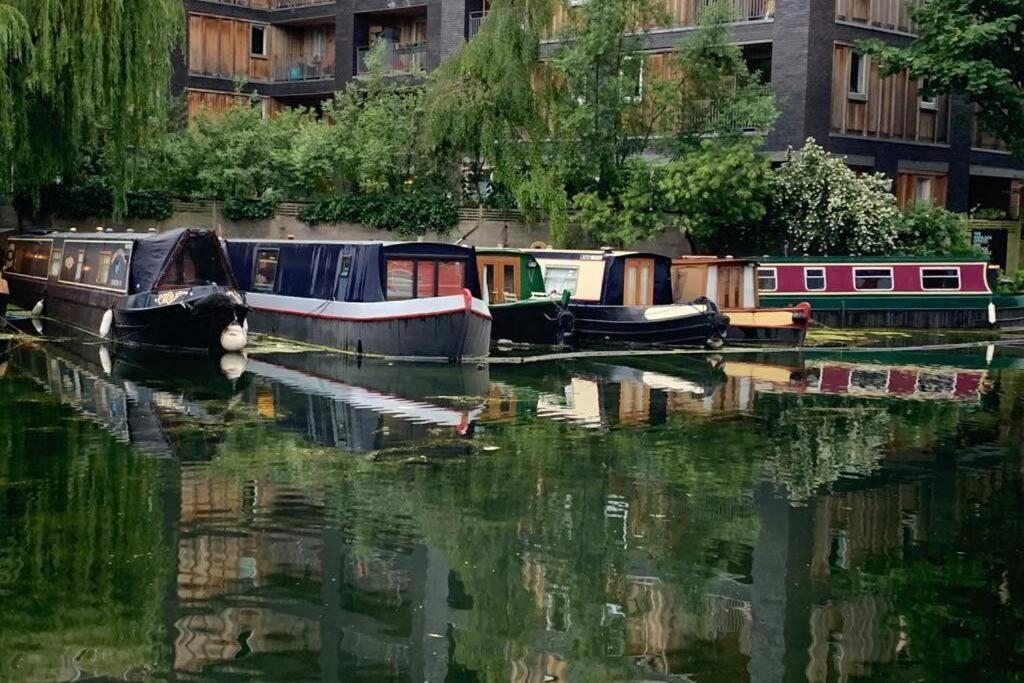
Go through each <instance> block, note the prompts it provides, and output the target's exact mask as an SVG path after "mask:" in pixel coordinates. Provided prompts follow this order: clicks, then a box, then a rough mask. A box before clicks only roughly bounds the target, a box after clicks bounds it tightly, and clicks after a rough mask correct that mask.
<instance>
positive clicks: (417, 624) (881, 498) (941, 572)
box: [0, 350, 1024, 682]
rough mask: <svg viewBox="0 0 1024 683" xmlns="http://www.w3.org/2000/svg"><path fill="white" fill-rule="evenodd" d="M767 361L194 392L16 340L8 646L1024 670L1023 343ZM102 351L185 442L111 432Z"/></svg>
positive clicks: (333, 676) (385, 667) (348, 669)
mask: <svg viewBox="0 0 1024 683" xmlns="http://www.w3.org/2000/svg"><path fill="white" fill-rule="evenodd" d="M289 362H290V361H288V360H287V359H281V358H278V359H275V363H278V364H285V365H287V364H288V363H289ZM298 362H299V361H296V363H298ZM755 365H757V364H748V365H747V366H743V365H741V364H740V363H733V364H732V366H731V367H730V364H729V363H726V364H725V365H724V366H719V367H711V366H708V365H706V364H678V365H677V366H673V365H672V364H668V363H665V362H650V363H631V364H630V365H629V366H625V365H614V364H612V365H609V364H576V365H571V366H564V365H563V366H545V367H542V368H530V369H523V370H515V371H500V372H499V371H496V370H494V369H492V372H491V376H490V381H489V382H486V381H485V382H484V383H483V384H481V383H480V381H479V380H480V378H479V377H476V376H472V377H469V378H467V377H454V376H453V377H450V378H446V379H444V381H443V382H440V383H439V386H441V385H443V386H444V387H445V390H444V391H443V392H442V391H438V390H437V387H430V386H422V382H421V380H420V379H417V380H416V382H414V383H413V384H414V385H415V386H412V385H410V384H409V383H408V382H406V383H403V382H402V381H401V377H400V376H399V375H395V374H394V373H389V372H387V371H386V369H381V368H370V370H371V371H372V372H369V373H367V372H365V371H364V368H361V367H356V366H350V365H347V364H343V365H342V366H338V365H337V364H334V365H332V364H330V363H325V362H324V361H323V360H322V359H321V360H319V361H317V362H316V369H315V372H316V374H315V375H308V376H309V377H316V378H318V379H317V380H316V383H314V384H315V387H316V388H315V390H314V389H311V388H309V387H312V386H314V384H310V385H309V386H307V383H306V382H305V380H303V379H302V377H303V376H304V375H301V374H298V375H297V374H292V373H301V372H309V371H310V370H311V367H312V366H311V367H310V368H299V367H298V366H290V367H289V368H286V370H287V372H285V370H282V369H281V368H280V367H278V368H275V369H271V370H267V375H260V374H259V372H260V371H261V369H263V368H262V366H260V365H258V364H254V365H253V367H252V368H250V371H249V372H248V373H247V374H246V375H245V376H244V377H242V378H241V379H239V380H236V381H235V382H234V383H232V384H231V385H230V386H222V387H220V388H217V389H216V390H212V389H211V388H210V386H209V385H208V384H207V385H205V386H204V387H203V388H202V389H201V390H200V389H198V388H197V385H195V384H193V383H192V382H191V381H190V380H188V378H181V377H179V378H174V377H168V378H164V379H161V380H159V381H158V380H150V381H149V382H148V383H147V380H146V379H145V378H144V377H140V378H138V379H136V380H133V382H131V383H130V384H125V383H123V382H122V381H121V380H120V379H119V370H118V369H117V367H115V368H114V370H113V373H112V375H110V376H107V375H105V374H104V373H103V371H102V369H100V370H97V369H96V368H91V367H90V366H88V364H87V363H86V362H85V361H83V360H82V358H78V357H70V356H68V355H66V354H63V355H62V354H59V353H56V352H54V351H50V350H47V351H33V352H31V353H29V354H20V355H17V356H16V357H15V358H14V359H13V361H12V363H11V366H10V367H11V368H12V370H10V371H9V372H8V376H7V377H6V378H5V379H3V380H0V404H2V405H3V407H4V410H3V411H2V412H0V443H4V444H9V445H10V446H11V448H10V449H9V451H10V453H9V454H8V455H6V456H5V457H4V458H3V459H2V460H0V467H2V468H3V470H2V475H0V476H2V478H0V482H2V488H0V518H2V525H0V529H2V532H0V533H2V535H0V590H2V591H3V592H2V594H0V607H2V608H3V612H4V613H5V614H9V615H11V616H12V619H11V620H10V621H9V622H5V624H4V628H3V629H0V667H3V668H0V677H2V678H5V679H8V678H9V679H12V680H30V679H31V680H38V679H70V678H72V677H73V676H74V675H75V672H76V671H79V670H80V671H82V672H83V673H84V674H89V675H109V676H121V675H123V674H125V672H129V674H130V675H140V676H141V675H143V673H144V672H145V671H146V670H150V671H153V672H154V673H156V674H157V675H161V676H162V675H166V674H168V673H169V672H174V675H177V676H180V677H184V678H188V679H190V680H193V679H195V680H199V679H214V680H216V679H227V678H245V679H249V678H253V679H262V680H310V679H319V680H367V681H370V680H373V681H376V680H410V681H422V680H431V681H435V680H451V681H459V680H462V681H470V680H476V681H508V680H511V681H524V682H525V681H540V680H545V677H548V680H562V681H566V680H572V681H603V680H683V678H680V677H688V679H689V680H696V681H737V680H755V681H756V680H800V681H804V680H807V681H832V680H874V679H878V680H922V679H924V680H944V679H951V680H952V679H955V678H956V677H957V676H960V677H963V676H968V675H969V674H970V673H971V672H972V671H978V672H984V673H985V674H986V676H988V677H989V678H990V679H992V680H999V679H1010V678H1012V676H1013V675H1016V673H1015V672H1017V671H1019V669H1020V665H1021V662H1020V657H1019V654H1018V653H1019V652H1020V651H1021V648H1020V645H1021V644H1020V636H1019V635H1017V634H1019V633H1021V632H1022V629H1021V626H1024V624H1022V621H1024V619H1022V616H1024V615H1022V614H1021V613H1020V608H1019V600H1018V596H1019V595H1020V594H1021V590H1022V588H1024V586H1022V585H1021V576H1024V572H1022V571H1021V569H1022V567H1021V566H1020V555H1019V553H1018V552H1016V551H1015V549H1016V548H1019V547H1020V546H1021V542H1022V541H1024V539H1022V538H1021V537H1020V536H1021V529H1022V528H1024V525H1022V524H1021V521H1022V517H1021V514H1022V513H1021V512H1020V511H1021V510H1022V509H1024V507H1022V506H1021V505H1020V503H1021V497H1022V495H1024V486H1022V477H1021V469H1020V463H1021V459H1020V458H1021V447H1020V443H1021V436H1024V434H1021V424H1022V420H1021V418H1022V412H1024V401H1022V388H1024V380H1022V377H1024V373H1021V372H1020V371H1016V370H1000V371H995V372H992V373H990V374H989V377H988V378H987V379H986V380H985V382H986V383H985V384H984V386H982V385H981V384H978V386H979V387H980V388H979V390H978V392H975V394H973V395H969V396H967V397H966V399H964V398H962V397H961V398H960V399H957V400H949V398H948V397H945V398H941V399H931V398H928V399H927V400H924V399H922V398H921V397H920V396H918V399H919V400H914V401H907V400H903V399H900V398H898V397H894V396H888V395H886V392H884V391H880V390H879V389H878V387H879V386H882V382H881V379H880V377H881V376H882V374H883V373H881V372H880V371H878V370H877V369H874V370H872V369H870V368H869V369H867V370H865V371H860V370H858V372H861V375H859V376H858V377H859V380H858V381H860V382H862V384H863V385H864V391H865V392H868V391H873V392H874V393H871V394H869V395H864V394H862V395H853V394H855V393H856V392H853V393H851V392H849V391H845V390H844V391H839V390H834V386H835V385H834V383H833V384H828V382H825V383H824V384H825V385H828V386H824V385H823V382H822V380H821V379H818V380H816V381H815V382H810V381H808V379H807V377H808V374H809V373H807V372H805V368H804V367H803V366H799V365H797V366H793V365H784V364H783V365H775V366H771V365H761V366H760V367H754V366H755ZM281 367H284V366H283V365H282V366H281ZM60 368H63V369H62V370H60ZM909 372H910V370H908V369H905V368H904V369H900V370H899V371H898V372H897V373H895V374H894V372H893V371H892V370H891V369H890V370H889V371H888V374H887V375H886V377H887V379H886V383H885V387H886V389H887V390H888V389H891V388H892V387H897V386H900V387H902V386H903V385H899V384H898V382H896V381H894V378H896V379H901V378H904V377H906V376H908V375H909ZM915 372H916V371H915ZM55 373H56V374H55ZM673 373H674V374H673ZM927 374H928V377H936V376H938V375H937V374H936V372H935V371H933V370H929V371H928V372H927ZM271 375H272V376H271ZM54 376H57V377H63V378H66V379H68V381H67V382H63V381H61V382H56V383H53V382H51V381H49V380H51V379H52V378H53V377H54ZM826 376H827V373H824V372H818V374H817V377H819V378H822V377H826ZM847 376H848V377H851V378H852V377H854V373H852V372H848V373H847ZM32 377H35V378H36V379H37V380H38V379H40V378H45V379H46V380H47V381H46V382H43V383H42V384H41V383H40V382H33V381H32V380H31V378H32ZM97 381H102V382H103V383H105V384H106V385H109V388H108V389H105V390H104V391H107V392H108V395H110V396H113V395H114V393H111V392H113V390H114V389H117V388H118V387H120V389H121V391H126V389H127V388H129V387H130V389H131V391H130V392H128V393H126V396H127V395H129V393H130V395H131V397H132V398H131V400H128V401H126V403H125V404H124V405H125V408H124V410H123V413H124V419H123V420H120V422H118V424H122V425H129V427H130V429H129V430H128V437H127V438H129V439H130V440H133V441H135V440H136V439H138V438H139V437H140V436H141V435H142V433H143V432H142V431H141V430H140V429H138V428H137V427H138V426H139V425H142V424H146V425H150V426H152V425H155V426H156V427H157V431H158V432H159V434H162V435H163V436H162V438H163V441H162V442H163V443H165V444H167V445H168V448H169V454H170V455H171V456H172V457H171V458H169V459H168V458H165V459H160V457H159V455H160V454H159V453H157V452H156V451H155V450H150V451H145V450H143V451H138V452H132V451H131V450H129V449H128V448H127V447H126V446H124V445H122V444H121V443H119V442H118V441H117V440H116V438H115V435H117V434H121V433H122V432H123V430H121V431H120V432H119V431H118V430H115V429H111V427H110V424H111V423H113V422H117V419H115V418H116V417H117V415H119V414H120V413H118V412H117V411H112V412H111V411H108V412H110V413H111V415H112V417H110V416H108V417H107V418H104V419H99V420H98V421H99V422H100V423H101V424H102V425H103V428H102V429H97V428H96V427H94V426H92V425H91V424H89V421H90V420H91V421H97V419H98V418H97V417H96V414H97V413H96V410H94V409H88V410H87V406H86V403H85V402H83V401H82V400H81V398H80V397H81V396H83V395H84V394H83V390H82V389H83V387H87V386H88V385H89V382H97ZM829 381H830V382H831V380H829ZM901 381H902V380H901ZM929 381H930V380H929ZM359 382H363V384H361V385H360V384H359ZM153 384H156V385H157V386H152V385H153ZM938 384H942V385H943V386H942V387H941V389H942V391H944V392H948V393H949V394H950V396H952V395H953V393H954V392H955V390H956V389H955V388H956V387H957V386H964V384H963V382H961V380H960V379H955V380H953V384H952V385H951V386H952V387H953V388H952V389H950V388H949V387H947V386H946V384H948V382H946V380H942V381H941V382H938ZM869 385H870V386H869ZM41 386H47V387H49V391H50V392H51V393H49V394H47V393H43V391H42V390H41ZM147 389H151V390H153V391H154V392H163V393H161V394H160V395H161V396H164V397H165V398H163V399H161V400H159V401H149V402H146V401H143V400H141V399H140V397H145V396H147V395H148V394H146V393H145V391H146V390H147ZM432 389H433V390H432ZM826 389H827V390H826ZM459 390H461V391H463V394H464V395H462V396H455V395H454V394H455V393H456V392H457V391H459ZM900 390H901V391H902V389H900ZM67 392H71V393H70V394H68V393H67ZM75 392H77V393H75ZM86 393H88V392H86ZM94 393H95V392H94ZM72 397H74V398H72ZM171 397H173V398H174V400H171ZM389 397H390V398H389ZM926 398H927V397H926ZM60 400H64V401H65V402H67V403H69V404H70V405H71V406H72V407H68V406H64V405H61V404H60ZM76 401H77V402H76ZM389 401H392V402H393V406H392V408H391V409H388V410H387V411H386V412H380V410H382V409H381V408H380V406H382V405H384V404H387V403H388V402H389ZM89 405H92V404H89ZM8 408H13V410H11V409H8ZM90 410H91V411H92V412H90ZM74 411H77V414H78V417H76V416H75V412H74ZM141 413H145V414H146V415H147V416H148V417H149V418H150V419H149V420H148V421H143V420H142V415H141ZM15 414H16V415H18V417H17V418H14V417H13V416H14V415H15ZM83 415H86V416H88V419H83V418H82V417H81V416H83ZM200 415H201V416H205V417H204V418H203V420H202V421H200V422H198V423H197V422H196V421H195V419H194V418H195V417H196V416H200ZM431 419H433V420H436V422H433V423H431V422H430V421H429V420H431ZM145 433H146V434H147V435H149V436H152V435H151V433H150V432H148V431H147V432H145ZM147 442H154V441H153V439H149V440H148V441H147ZM154 443H155V442H154ZM437 444H444V447H443V449H440V450H439V449H437V448H436V445H437ZM382 453H386V454H387V457H384V458H381V454H382ZM423 453H430V454H433V455H437V454H443V457H440V458H438V457H431V458H427V459H426V460H424V459H423V458H421V457H419V456H420V455H422V454H423ZM42 454H45V456H46V457H42ZM396 454H398V455H396ZM83 587H86V589H85V590H83ZM8 624H11V625H12V626H8ZM76 667H77V668H76ZM550 677H554V678H550Z"/></svg>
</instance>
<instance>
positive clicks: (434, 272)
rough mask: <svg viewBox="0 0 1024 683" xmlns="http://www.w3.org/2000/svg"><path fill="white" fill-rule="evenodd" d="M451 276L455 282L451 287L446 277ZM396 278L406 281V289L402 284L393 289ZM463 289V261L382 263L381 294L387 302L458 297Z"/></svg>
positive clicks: (394, 259) (389, 260) (436, 259)
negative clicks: (382, 280)
mask: <svg viewBox="0 0 1024 683" xmlns="http://www.w3.org/2000/svg"><path fill="white" fill-rule="evenodd" d="M421 266H422V268H421ZM453 272H454V273H457V276H456V279H457V280H458V282H457V283H454V284H453V282H450V281H449V277H448V276H450V275H451V274H452V273H453ZM400 275H406V276H407V277H408V280H409V282H408V285H406V284H405V283H404V282H403V283H401V285H402V286H401V287H398V286H397V285H398V284H399V282H398V281H397V276H400ZM393 276H396V279H395V280H393V279H392V277H393ZM465 286H466V259H460V258H444V257H436V256H428V257H423V256H389V257H387V258H386V259H384V290H385V298H386V300H387V301H407V300H409V299H432V298H435V297H441V296H456V295H458V294H461V293H462V290H463V289H464V288H465ZM442 292H443V293H442Z"/></svg>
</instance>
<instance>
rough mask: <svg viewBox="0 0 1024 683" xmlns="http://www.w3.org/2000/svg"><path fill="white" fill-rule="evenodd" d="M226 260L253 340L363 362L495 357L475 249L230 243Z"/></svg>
mask: <svg viewBox="0 0 1024 683" xmlns="http://www.w3.org/2000/svg"><path fill="white" fill-rule="evenodd" d="M228 254H229V256H230V258H231V264H232V266H233V268H234V271H235V274H236V275H237V277H238V279H239V282H240V284H241V286H242V289H244V290H245V292H246V297H247V300H248V303H249V305H250V306H252V314H251V315H250V319H249V321H250V323H249V324H250V325H251V329H252V330H253V331H254V332H262V333H266V334H271V335H274V336H278V337H283V338H286V339H293V340H296V341H301V342H307V343H311V344H317V345H320V346H326V347H330V348H334V349H338V350H340V351H344V352H349V353H355V354H359V355H366V356H382V357H388V358H409V359H413V358H415V359H430V360H448V361H451V362H458V361H462V360H467V359H473V358H483V357H486V356H487V354H488V347H489V343H490V336H491V314H490V311H489V310H488V307H487V303H486V302H485V301H483V300H482V299H481V297H480V282H479V277H478V275H477V267H476V252H475V251H474V250H473V249H472V248H471V247H462V246H456V245H451V244H437V243H428V242H335V241H322V242H321V241H298V240H229V241H228Z"/></svg>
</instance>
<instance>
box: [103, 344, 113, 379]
mask: <svg viewBox="0 0 1024 683" xmlns="http://www.w3.org/2000/svg"><path fill="white" fill-rule="evenodd" d="M99 354H100V367H101V368H103V372H105V373H106V374H108V375H109V374H110V373H111V372H113V371H114V361H113V360H112V359H111V358H110V349H108V348H107V347H106V346H100V350H99Z"/></svg>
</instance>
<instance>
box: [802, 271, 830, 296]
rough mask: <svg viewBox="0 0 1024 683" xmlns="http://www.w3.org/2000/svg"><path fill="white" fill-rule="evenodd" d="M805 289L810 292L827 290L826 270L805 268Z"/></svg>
mask: <svg viewBox="0 0 1024 683" xmlns="http://www.w3.org/2000/svg"><path fill="white" fill-rule="evenodd" d="M804 287H805V288H806V289H807V291H808V292H820V291H821V290H823V289H825V269H824V268H804Z"/></svg>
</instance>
